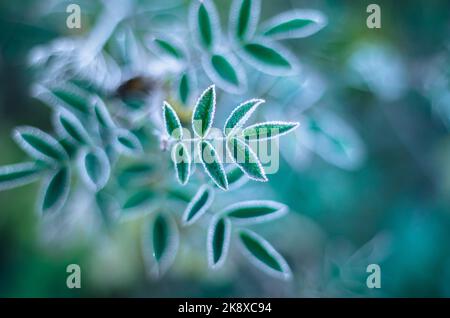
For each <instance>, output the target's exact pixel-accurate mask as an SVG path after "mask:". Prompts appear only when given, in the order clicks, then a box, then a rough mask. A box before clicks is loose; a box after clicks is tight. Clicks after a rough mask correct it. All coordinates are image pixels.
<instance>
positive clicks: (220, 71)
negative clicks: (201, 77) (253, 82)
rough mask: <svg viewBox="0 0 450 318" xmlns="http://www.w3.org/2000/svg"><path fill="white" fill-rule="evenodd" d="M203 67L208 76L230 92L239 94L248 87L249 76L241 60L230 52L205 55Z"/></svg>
mask: <svg viewBox="0 0 450 318" xmlns="http://www.w3.org/2000/svg"><path fill="white" fill-rule="evenodd" d="M202 64H203V68H204V69H205V71H206V74H207V75H208V77H209V78H210V79H211V81H213V82H214V83H216V84H217V85H218V86H220V87H221V88H223V89H224V90H226V91H227V92H229V93H232V94H239V93H241V92H242V91H243V90H245V89H246V87H247V77H246V75H245V71H244V69H243V68H242V66H241V65H240V63H239V61H238V60H237V59H236V58H235V57H234V56H233V55H231V54H230V53H228V54H227V55H223V54H219V53H216V54H213V55H211V56H209V55H204V56H203V58H202Z"/></svg>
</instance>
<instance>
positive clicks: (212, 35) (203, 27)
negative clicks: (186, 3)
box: [190, 0, 220, 51]
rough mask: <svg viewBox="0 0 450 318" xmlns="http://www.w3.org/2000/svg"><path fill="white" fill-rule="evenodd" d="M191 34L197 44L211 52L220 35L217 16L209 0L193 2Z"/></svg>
mask: <svg viewBox="0 0 450 318" xmlns="http://www.w3.org/2000/svg"><path fill="white" fill-rule="evenodd" d="M190 21H191V28H192V30H191V32H192V34H194V37H195V39H196V41H197V42H198V44H199V45H200V46H201V47H202V48H204V49H206V50H208V51H211V50H213V49H214V47H215V46H216V44H217V42H218V40H219V39H218V38H219V35H220V25H219V16H218V14H217V10H216V7H215V5H214V3H213V2H212V1H211V0H203V1H194V4H193V5H192V7H191V16H190Z"/></svg>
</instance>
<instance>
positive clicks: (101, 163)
mask: <svg viewBox="0 0 450 318" xmlns="http://www.w3.org/2000/svg"><path fill="white" fill-rule="evenodd" d="M80 172H81V176H82V177H83V179H84V181H85V183H86V184H87V185H88V186H89V187H90V188H92V189H94V190H96V191H99V190H100V189H102V188H103V187H104V186H105V185H106V183H107V182H108V180H109V176H110V173H111V166H110V163H109V159H108V156H107V155H106V153H105V151H104V150H103V149H101V148H95V149H92V150H89V151H85V152H84V153H83V155H82V156H81V157H80Z"/></svg>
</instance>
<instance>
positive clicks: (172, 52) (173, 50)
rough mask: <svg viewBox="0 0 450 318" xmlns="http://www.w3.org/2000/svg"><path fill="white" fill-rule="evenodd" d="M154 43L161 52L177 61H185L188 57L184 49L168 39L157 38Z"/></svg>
mask: <svg viewBox="0 0 450 318" xmlns="http://www.w3.org/2000/svg"><path fill="white" fill-rule="evenodd" d="M153 43H154V44H155V45H156V47H157V48H158V51H159V52H162V53H163V54H166V55H168V56H170V57H172V58H174V59H176V60H183V59H185V57H186V56H185V54H184V52H183V49H182V48H181V47H179V46H177V45H176V44H175V43H174V42H173V41H170V40H168V39H162V38H155V39H153Z"/></svg>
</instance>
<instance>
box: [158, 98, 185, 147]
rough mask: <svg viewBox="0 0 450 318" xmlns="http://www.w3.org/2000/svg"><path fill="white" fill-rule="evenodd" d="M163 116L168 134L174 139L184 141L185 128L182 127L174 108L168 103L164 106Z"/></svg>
mask: <svg viewBox="0 0 450 318" xmlns="http://www.w3.org/2000/svg"><path fill="white" fill-rule="evenodd" d="M163 115H164V125H165V127H166V132H167V134H168V135H169V136H170V137H172V138H174V139H182V138H183V127H182V126H181V123H180V119H179V118H178V115H177V113H176V112H175V110H174V109H173V107H172V106H171V105H170V104H169V103H168V102H166V101H165V102H164V105H163Z"/></svg>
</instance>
